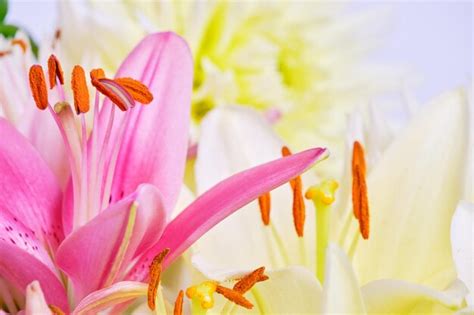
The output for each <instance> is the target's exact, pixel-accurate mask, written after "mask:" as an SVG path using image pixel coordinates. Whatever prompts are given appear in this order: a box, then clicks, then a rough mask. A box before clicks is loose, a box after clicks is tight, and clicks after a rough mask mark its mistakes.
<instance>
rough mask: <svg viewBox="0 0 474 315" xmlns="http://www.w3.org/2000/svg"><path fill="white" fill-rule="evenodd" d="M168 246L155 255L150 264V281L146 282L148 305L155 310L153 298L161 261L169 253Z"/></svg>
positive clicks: (158, 282) (154, 298) (156, 290)
mask: <svg viewBox="0 0 474 315" xmlns="http://www.w3.org/2000/svg"><path fill="white" fill-rule="evenodd" d="M169 251H170V250H169V248H165V249H164V250H162V251H161V252H160V253H159V254H158V255H156V256H155V258H154V259H153V261H152V263H151V265H150V282H149V284H148V307H149V308H150V309H151V310H152V311H154V310H155V307H156V305H155V300H156V295H157V292H158V285H159V284H160V276H161V271H162V262H163V260H164V259H165V257H166V255H168V253H169Z"/></svg>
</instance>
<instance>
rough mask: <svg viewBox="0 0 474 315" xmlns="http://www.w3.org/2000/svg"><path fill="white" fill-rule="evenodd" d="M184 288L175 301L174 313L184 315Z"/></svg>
mask: <svg viewBox="0 0 474 315" xmlns="http://www.w3.org/2000/svg"><path fill="white" fill-rule="evenodd" d="M183 296H184V292H183V290H180V291H179V294H178V296H177V297H176V301H175V302H174V311H173V314H174V315H182V314H183Z"/></svg>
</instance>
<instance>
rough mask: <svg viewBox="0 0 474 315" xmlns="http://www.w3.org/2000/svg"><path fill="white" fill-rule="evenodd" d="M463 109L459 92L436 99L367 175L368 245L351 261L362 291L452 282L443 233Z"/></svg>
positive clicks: (460, 172)
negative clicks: (380, 283)
mask: <svg viewBox="0 0 474 315" xmlns="http://www.w3.org/2000/svg"><path fill="white" fill-rule="evenodd" d="M467 109H468V106H467V102H466V97H465V93H464V92H463V91H455V92H452V93H449V94H446V95H444V96H442V97H440V98H439V99H437V100H436V101H435V102H434V103H432V104H431V105H430V106H428V107H427V108H425V110H424V111H421V112H420V113H419V114H420V115H419V116H418V118H415V119H414V120H413V121H412V122H411V124H410V125H409V126H408V127H407V128H406V129H405V130H404V132H403V133H402V134H400V135H399V136H398V138H397V139H395V141H394V142H393V143H392V144H391V145H390V147H389V148H388V149H387V150H386V151H385V153H384V154H383V156H382V157H381V159H380V161H379V163H378V164H377V165H376V166H375V167H374V168H373V170H372V172H371V174H370V176H369V178H368V194H369V205H370V215H371V218H370V226H371V232H370V238H369V240H368V241H363V240H361V241H360V242H359V245H358V247H357V249H356V251H355V257H354V266H355V269H356V270H357V272H358V276H359V279H360V281H361V283H362V284H365V283H367V282H369V281H371V280H376V279H383V278H394V279H402V280H407V281H411V282H415V283H419V284H425V285H429V286H433V287H436V288H439V289H443V288H445V287H446V286H447V285H449V283H451V282H452V281H453V280H454V279H455V270H454V265H453V263H452V257H451V245H450V238H449V231H450V222H451V216H452V214H453V213H454V210H455V208H456V204H457V202H458V200H459V199H460V197H461V194H462V186H463V180H464V171H465V163H466V148H467V147H466V146H467V137H468V126H467V125H468V124H467ZM354 221H355V220H354ZM354 223H355V222H354ZM354 225H355V224H354Z"/></svg>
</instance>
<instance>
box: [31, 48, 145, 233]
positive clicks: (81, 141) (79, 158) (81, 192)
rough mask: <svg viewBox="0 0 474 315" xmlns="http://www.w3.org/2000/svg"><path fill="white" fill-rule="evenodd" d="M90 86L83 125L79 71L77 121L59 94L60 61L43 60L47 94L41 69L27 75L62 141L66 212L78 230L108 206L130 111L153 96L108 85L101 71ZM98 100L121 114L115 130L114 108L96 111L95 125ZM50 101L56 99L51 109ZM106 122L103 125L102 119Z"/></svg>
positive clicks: (133, 85)
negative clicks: (68, 191) (68, 193)
mask: <svg viewBox="0 0 474 315" xmlns="http://www.w3.org/2000/svg"><path fill="white" fill-rule="evenodd" d="M90 78H91V80H90V81H91V84H92V86H94V87H95V88H96V95H95V104H94V111H93V119H92V120H89V119H86V117H85V115H86V114H87V113H88V112H89V110H90V97H89V90H88V87H87V80H86V75H85V71H84V69H83V68H82V67H81V66H79V65H76V66H74V68H73V70H72V75H71V89H72V94H73V98H74V109H75V112H76V114H77V116H79V121H78V120H77V119H76V117H75V115H74V113H73V111H72V110H71V106H70V105H69V102H67V101H66V96H65V93H64V90H63V84H64V75H63V70H62V67H61V64H60V62H59V60H58V59H57V58H56V57H55V56H54V55H51V56H50V58H49V59H48V79H49V80H48V81H49V87H50V89H51V90H52V91H51V93H49V94H48V89H47V86H46V80H45V75H44V72H43V68H42V67H41V66H40V65H33V66H32V67H31V68H30V72H29V81H30V88H31V92H32V95H33V99H34V101H35V104H36V106H37V107H38V108H39V109H40V110H45V109H49V111H50V113H51V115H52V116H53V118H54V120H55V121H56V124H57V125H58V127H59V130H60V132H61V136H62V138H63V141H64V144H65V148H66V152H67V155H68V159H69V165H70V169H71V178H72V191H73V192H72V194H73V198H72V199H73V205H72V206H71V207H70V208H71V209H67V210H66V211H68V212H69V213H71V216H72V217H73V219H72V220H71V221H72V226H66V229H68V230H72V229H74V228H77V227H79V226H81V225H83V224H85V223H86V222H87V221H89V220H90V219H91V218H92V217H94V216H95V215H97V214H98V212H100V211H101V210H102V209H104V208H105V207H107V206H108V205H109V203H111V202H115V201H116V200H117V199H119V198H121V197H122V196H116V197H117V199H114V200H112V198H111V189H112V180H113V177H114V174H115V169H116V164H117V159H118V154H119V152H120V149H121V147H122V143H123V142H124V137H125V127H126V126H127V124H128V122H129V120H130V110H129V109H131V108H133V107H134V106H135V101H137V102H139V103H141V104H149V103H150V102H151V101H152V100H153V95H152V94H151V93H150V91H149V90H148V88H147V87H146V86H145V85H144V84H142V83H141V82H139V81H136V80H134V79H132V78H117V79H108V78H106V77H105V73H104V71H103V70H102V69H93V70H92V71H91V72H90ZM100 94H102V95H104V96H105V97H107V98H108V99H110V100H111V101H112V103H113V104H115V105H116V106H117V107H118V108H119V109H120V110H122V111H124V112H125V113H124V115H123V116H122V117H120V118H121V121H120V123H119V124H118V127H117V128H113V125H114V111H115V106H110V105H109V104H106V103H105V105H104V106H108V108H105V107H104V106H103V108H102V109H101V113H102V112H103V113H104V115H102V114H101V115H100V117H101V119H99V104H100ZM49 97H52V98H56V100H55V106H54V107H52V106H51V105H50V101H49V99H48V98H49ZM102 117H105V119H102ZM113 129H114V131H116V133H112V130H113Z"/></svg>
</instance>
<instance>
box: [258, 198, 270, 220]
mask: <svg viewBox="0 0 474 315" xmlns="http://www.w3.org/2000/svg"><path fill="white" fill-rule="evenodd" d="M258 205H259V206H260V214H261V216H262V222H263V224H264V225H269V224H270V210H271V197H270V192H267V193H265V194H263V195H261V196H260V197H258Z"/></svg>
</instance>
